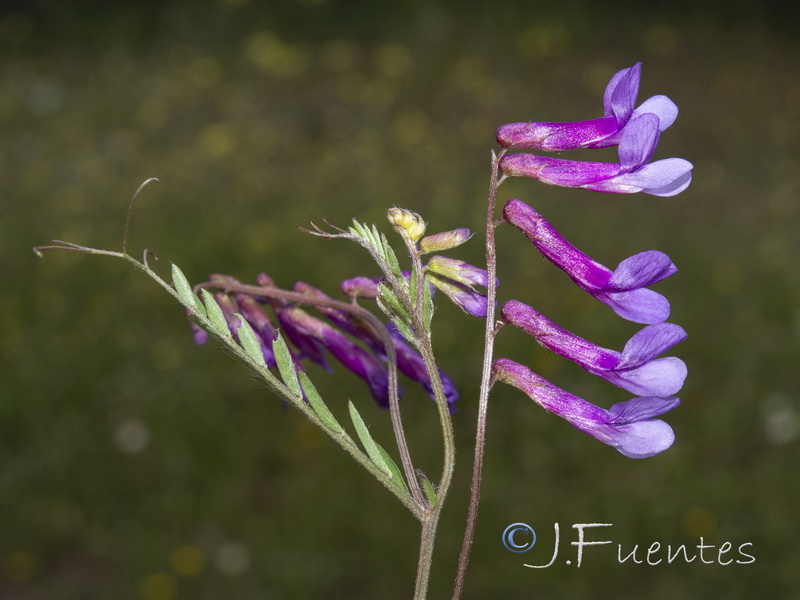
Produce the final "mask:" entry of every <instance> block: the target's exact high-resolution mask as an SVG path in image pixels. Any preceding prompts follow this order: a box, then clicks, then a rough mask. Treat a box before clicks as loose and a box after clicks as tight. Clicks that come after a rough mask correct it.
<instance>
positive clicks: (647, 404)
mask: <svg viewBox="0 0 800 600" xmlns="http://www.w3.org/2000/svg"><path fill="white" fill-rule="evenodd" d="M680 403H681V401H680V399H679V398H675V397H669V398H654V397H644V398H633V399H631V400H627V401H625V402H617V403H616V404H614V405H613V406H612V407H611V408H609V409H608V412H609V413H611V415H612V416H613V422H614V423H616V424H618V425H625V424H627V423H634V422H636V421H644V420H645V419H651V418H653V417H657V416H658V415H663V414H664V413H665V412H669V411H671V410H672V409H673V408H675V407H676V406H678V405H679V404H680Z"/></svg>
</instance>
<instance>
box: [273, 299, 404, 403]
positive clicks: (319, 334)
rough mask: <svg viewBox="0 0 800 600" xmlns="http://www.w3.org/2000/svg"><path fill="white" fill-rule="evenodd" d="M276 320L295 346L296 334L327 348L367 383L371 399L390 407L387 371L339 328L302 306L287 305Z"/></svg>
mask: <svg viewBox="0 0 800 600" xmlns="http://www.w3.org/2000/svg"><path fill="white" fill-rule="evenodd" d="M279 320H280V322H281V323H282V324H283V325H284V326H285V327H286V331H287V334H288V335H289V338H290V339H291V340H292V343H294V344H295V345H297V342H296V341H295V339H296V338H298V337H299V338H300V339H301V340H303V341H304V342H308V341H313V342H316V343H318V344H319V346H320V347H321V348H324V349H326V350H328V351H329V352H330V353H331V354H333V356H334V357H336V359H337V360H338V361H339V362H340V363H342V364H343V365H344V366H345V367H347V368H348V369H349V370H350V371H352V372H353V373H355V374H356V375H358V376H359V377H361V378H362V379H363V380H365V381H366V382H367V385H368V386H369V389H370V392H372V396H373V398H375V400H376V401H377V403H378V404H379V405H380V406H382V407H384V408H386V407H388V406H389V374H388V372H387V370H386V367H385V366H384V365H383V364H382V363H381V362H380V361H379V360H378V359H377V358H376V357H375V356H373V355H372V354H370V353H369V352H367V351H366V350H364V349H363V348H361V347H360V346H358V345H357V344H356V343H354V342H352V341H351V340H350V339H348V338H347V337H346V336H345V335H344V334H343V333H342V332H341V331H339V330H337V329H334V328H333V327H331V326H330V325H328V324H327V323H325V322H324V321H322V320H320V319H317V318H316V317H313V316H311V315H310V314H308V313H307V312H306V311H304V310H303V309H302V308H298V307H296V306H290V307H288V308H284V309H282V310H280V311H279ZM301 343H302V342H301ZM298 347H299V346H298ZM399 393H400V389H399V388H398V394H399Z"/></svg>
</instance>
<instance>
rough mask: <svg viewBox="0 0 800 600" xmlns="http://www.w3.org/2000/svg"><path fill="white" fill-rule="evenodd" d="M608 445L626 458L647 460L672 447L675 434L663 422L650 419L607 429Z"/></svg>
mask: <svg viewBox="0 0 800 600" xmlns="http://www.w3.org/2000/svg"><path fill="white" fill-rule="evenodd" d="M607 435H608V437H609V439H610V441H608V442H606V443H607V444H610V445H611V446H613V447H614V448H616V450H617V451H618V452H620V453H621V454H622V455H624V456H627V457H628V458H649V457H651V456H654V455H656V454H658V453H660V452H663V451H664V450H667V449H668V448H669V447H670V446H672V444H673V442H674V441H675V432H674V431H672V427H670V426H669V425H668V424H667V423H665V422H664V421H661V420H660V419H650V420H647V421H638V422H636V423H631V424H629V425H617V426H615V427H611V426H609V427H608V432H607Z"/></svg>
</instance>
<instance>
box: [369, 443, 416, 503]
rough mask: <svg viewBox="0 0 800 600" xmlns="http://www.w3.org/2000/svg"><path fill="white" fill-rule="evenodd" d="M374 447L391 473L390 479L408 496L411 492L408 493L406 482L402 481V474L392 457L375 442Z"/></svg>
mask: <svg viewBox="0 0 800 600" xmlns="http://www.w3.org/2000/svg"><path fill="white" fill-rule="evenodd" d="M375 446H377V448H378V451H379V452H380V453H381V456H382V457H383V460H384V462H385V463H386V465H387V466H388V467H389V470H390V471H391V473H392V479H394V480H395V482H396V483H397V485H399V486H400V487H401V488H403V491H404V492H405V493H406V494H408V495H409V496H410V495H411V492H409V491H408V486H407V485H406V481H405V479H403V473H402V471H400V468H399V467H398V466H397V463H395V462H394V460H392V457H391V456H390V455H389V453H388V452H386V450H384V449H383V446H381V445H380V444H378V443H377V442H376V443H375Z"/></svg>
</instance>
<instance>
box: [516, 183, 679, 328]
mask: <svg viewBox="0 0 800 600" xmlns="http://www.w3.org/2000/svg"><path fill="white" fill-rule="evenodd" d="M503 216H504V217H505V220H506V221H507V222H508V223H510V224H511V225H513V226H514V227H516V228H517V229H519V230H520V231H521V232H522V233H524V234H525V236H526V237H527V238H528V239H529V240H530V241H531V242H533V244H534V246H536V248H537V249H538V250H539V252H541V253H542V254H543V255H544V257H545V258H547V259H548V260H550V261H551V262H552V263H553V264H554V265H556V266H557V267H558V268H560V269H562V270H563V271H564V272H565V273H566V274H567V275H569V276H570V278H571V279H572V280H573V281H574V282H575V283H576V284H578V286H579V287H581V288H582V289H584V290H586V291H587V292H589V293H590V294H591V295H592V296H594V297H595V298H597V299H598V300H599V301H600V302H603V303H604V304H607V305H608V306H610V307H611V309H612V310H613V311H614V312H615V313H617V314H618V315H619V316H620V317H622V318H623V319H627V320H628V321H633V322H634V323H660V322H662V321H665V320H666V319H667V317H669V310H670V307H669V302H668V301H667V299H666V298H664V296H662V295H661V294H659V293H657V292H654V291H652V290H649V289H646V288H647V286H649V285H652V284H654V283H656V282H658V281H661V280H662V279H665V278H667V277H669V276H670V275H672V274H674V273H676V272H677V270H678V269H677V268H676V267H675V265H673V264H672V261H671V260H670V259H669V257H668V256H667V255H666V254H664V253H663V252H658V251H656V250H650V251H647V252H641V253H639V254H635V255H633V256H631V257H630V258H626V259H625V260H623V261H622V262H621V263H620V264H619V265H618V266H617V268H616V269H615V270H614V271H612V270H611V269H608V268H607V267H604V266H603V265H601V264H600V263H598V262H597V261H595V260H593V259H592V258H591V257H589V256H587V255H586V254H584V253H583V252H581V251H580V250H578V249H577V248H576V247H575V246H573V245H572V244H570V243H569V242H568V241H567V240H566V239H564V237H563V236H562V235H561V234H559V233H558V231H556V230H555V228H554V227H553V226H552V225H551V224H550V223H549V222H548V221H547V220H545V218H544V217H542V216H541V215H540V214H539V213H538V212H536V211H535V210H534V209H533V208H531V207H530V206H528V205H527V204H525V203H524V202H522V201H521V200H517V199H513V200H509V201H508V202H507V203H506V205H505V207H504V208H503Z"/></svg>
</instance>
